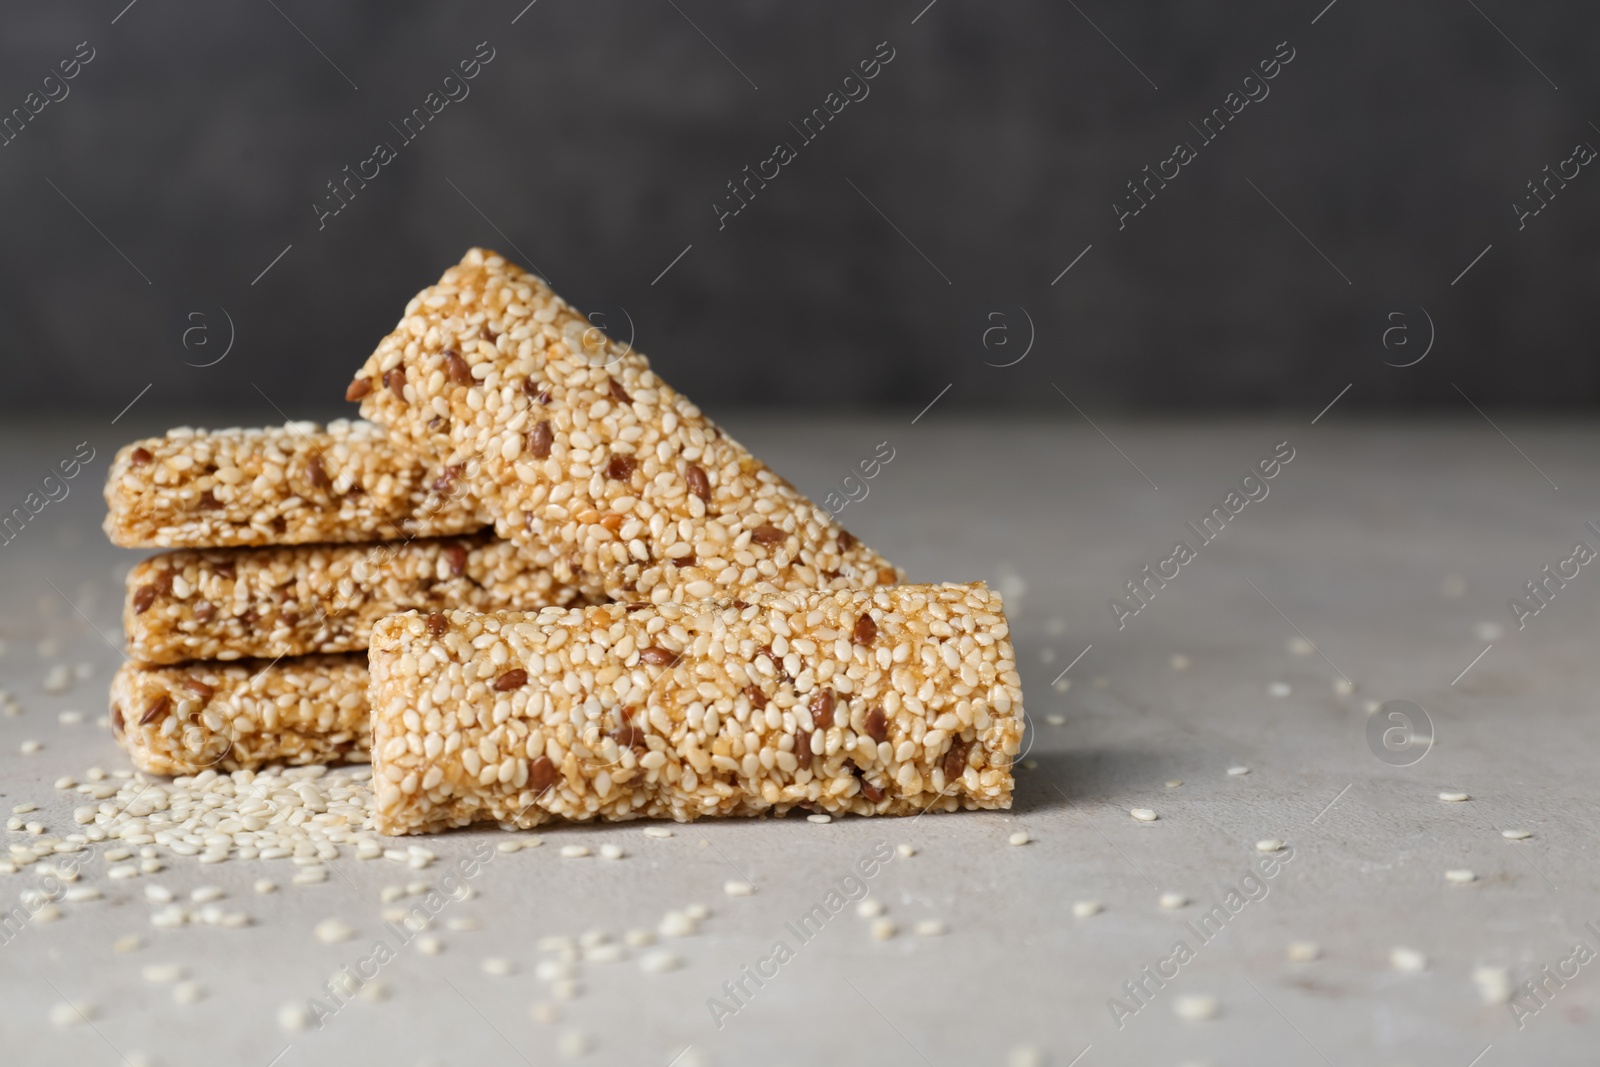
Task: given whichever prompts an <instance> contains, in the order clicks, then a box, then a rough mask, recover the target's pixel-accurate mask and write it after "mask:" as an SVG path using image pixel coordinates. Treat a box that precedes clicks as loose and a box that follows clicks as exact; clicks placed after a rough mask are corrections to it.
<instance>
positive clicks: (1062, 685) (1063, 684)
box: [1052, 678, 1072, 693]
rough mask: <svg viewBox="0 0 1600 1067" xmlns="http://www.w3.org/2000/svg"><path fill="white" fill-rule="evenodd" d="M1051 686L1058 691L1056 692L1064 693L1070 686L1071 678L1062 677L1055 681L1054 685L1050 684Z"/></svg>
mask: <svg viewBox="0 0 1600 1067" xmlns="http://www.w3.org/2000/svg"><path fill="white" fill-rule="evenodd" d="M1052 688H1053V689H1055V691H1056V692H1058V693H1065V692H1066V691H1067V690H1068V689H1071V688H1072V679H1071V678H1062V679H1060V680H1059V681H1057V682H1056V683H1055V685H1054V686H1052Z"/></svg>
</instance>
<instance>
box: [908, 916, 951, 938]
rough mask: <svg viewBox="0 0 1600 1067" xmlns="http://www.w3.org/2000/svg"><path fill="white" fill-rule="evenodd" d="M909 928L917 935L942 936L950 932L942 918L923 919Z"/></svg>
mask: <svg viewBox="0 0 1600 1067" xmlns="http://www.w3.org/2000/svg"><path fill="white" fill-rule="evenodd" d="M911 929H912V932H913V933H915V934H916V935H917V936H918V937H943V936H944V935H945V934H948V933H949V932H950V927H949V926H947V925H945V922H944V920H942V919H923V920H922V921H921V922H919V923H917V925H916V926H913V927H912V928H911Z"/></svg>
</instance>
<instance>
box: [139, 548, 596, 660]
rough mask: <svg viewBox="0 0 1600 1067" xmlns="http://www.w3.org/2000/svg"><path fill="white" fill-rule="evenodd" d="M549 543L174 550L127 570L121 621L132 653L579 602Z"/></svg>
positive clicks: (269, 643)
mask: <svg viewBox="0 0 1600 1067" xmlns="http://www.w3.org/2000/svg"><path fill="white" fill-rule="evenodd" d="M581 600H582V598H581V597H579V595H578V593H577V590H575V589H573V588H572V587H570V586H564V585H562V584H560V583H559V582H557V581H556V580H555V578H554V577H553V575H552V571H551V553H550V552H548V551H545V552H543V553H537V552H534V551H532V550H530V549H528V548H525V547H523V546H521V545H515V544H512V543H511V542H510V541H501V540H498V539H497V538H495V537H493V536H492V535H490V534H476V535H473V536H471V537H462V538H418V539H417V540H414V541H383V542H379V543H377V544H367V545H299V546H293V547H288V548H213V549H181V550H179V551H176V552H163V553H161V554H160V555H157V556H152V557H150V558H149V559H146V560H144V561H143V562H141V563H139V564H138V565H137V566H135V567H134V568H133V569H132V570H131V571H129V572H128V581H127V599H126V601H125V602H124V604H123V609H122V628H123V630H124V632H125V633H126V634H127V635H128V656H129V658H130V659H132V660H134V661H135V662H136V663H142V664H162V663H182V662H184V661H185V660H236V659H243V658H245V657H249V656H261V657H266V658H269V659H270V658H273V657H276V656H303V655H308V654H310V653H316V652H356V651H362V652H365V651H366V648H367V643H368V640H369V639H370V638H371V636H372V625H373V623H375V622H377V621H378V620H379V619H381V618H383V617H384V616H385V615H395V614H398V613H400V612H405V611H411V610H413V609H416V610H419V611H440V610H443V609H445V608H471V609H473V610H475V611H504V610H510V609H521V610H529V611H533V610H538V609H539V608H542V607H545V606H547V605H551V604H554V605H559V606H566V605H568V604H572V603H575V602H579V601H581Z"/></svg>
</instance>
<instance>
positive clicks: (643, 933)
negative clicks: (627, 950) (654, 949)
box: [622, 927, 656, 948]
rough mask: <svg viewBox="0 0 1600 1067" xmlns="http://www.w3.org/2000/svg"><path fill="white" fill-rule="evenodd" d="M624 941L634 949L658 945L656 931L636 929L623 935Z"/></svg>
mask: <svg viewBox="0 0 1600 1067" xmlns="http://www.w3.org/2000/svg"><path fill="white" fill-rule="evenodd" d="M622 940H624V941H626V942H627V943H628V944H629V945H631V946H632V947H634V948H644V947H645V946H646V945H653V944H655V943H656V935H655V931H654V930H645V929H642V928H639V927H635V928H634V929H632V930H629V931H628V932H627V933H625V934H623V935H622Z"/></svg>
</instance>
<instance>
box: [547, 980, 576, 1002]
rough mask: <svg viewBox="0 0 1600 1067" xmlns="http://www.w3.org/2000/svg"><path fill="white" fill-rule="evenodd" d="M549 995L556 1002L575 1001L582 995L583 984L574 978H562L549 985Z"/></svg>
mask: <svg viewBox="0 0 1600 1067" xmlns="http://www.w3.org/2000/svg"><path fill="white" fill-rule="evenodd" d="M550 993H551V995H553V996H554V997H555V998H556V999H557V1000H576V999H577V998H578V997H579V996H580V995H582V993H583V983H582V982H580V981H578V980H577V979H576V978H563V979H561V980H560V981H559V982H553V983H551V985H550Z"/></svg>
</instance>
